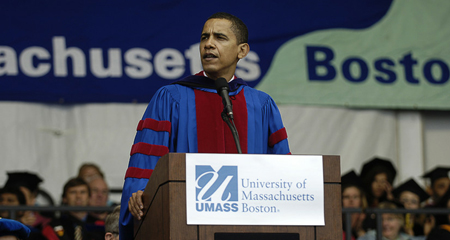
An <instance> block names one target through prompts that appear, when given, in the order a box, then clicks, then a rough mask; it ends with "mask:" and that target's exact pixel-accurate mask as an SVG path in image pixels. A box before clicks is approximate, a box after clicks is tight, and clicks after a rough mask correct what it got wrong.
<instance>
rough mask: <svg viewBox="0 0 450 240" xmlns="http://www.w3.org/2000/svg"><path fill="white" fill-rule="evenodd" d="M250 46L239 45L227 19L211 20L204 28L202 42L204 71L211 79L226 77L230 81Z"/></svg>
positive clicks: (201, 53) (201, 51)
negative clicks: (239, 61)
mask: <svg viewBox="0 0 450 240" xmlns="http://www.w3.org/2000/svg"><path fill="white" fill-rule="evenodd" d="M247 47H248V44H246V43H242V44H238V42H237V38H236V35H235V34H234V33H233V31H232V30H231V22H230V21H228V20H226V19H210V20H208V21H206V23H205V25H204V26H203V31H202V36H201V40H200V57H201V60H202V65H203V70H204V71H205V72H206V74H207V75H208V77H210V78H214V79H215V78H219V77H225V78H226V79H227V80H230V79H231V77H232V76H233V74H234V71H235V70H236V64H237V62H238V60H239V59H241V58H243V57H245V55H247V53H248V49H247Z"/></svg>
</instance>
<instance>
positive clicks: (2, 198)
mask: <svg viewBox="0 0 450 240" xmlns="http://www.w3.org/2000/svg"><path fill="white" fill-rule="evenodd" d="M0 205H2V206H18V205H20V203H19V199H18V198H17V196H16V195H15V194H12V193H3V194H1V195H0ZM0 217H2V218H9V211H0Z"/></svg>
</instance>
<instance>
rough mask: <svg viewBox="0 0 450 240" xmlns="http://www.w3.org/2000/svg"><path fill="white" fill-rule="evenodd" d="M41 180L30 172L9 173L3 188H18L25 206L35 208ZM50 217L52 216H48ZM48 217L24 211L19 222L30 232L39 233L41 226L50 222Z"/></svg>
mask: <svg viewBox="0 0 450 240" xmlns="http://www.w3.org/2000/svg"><path fill="white" fill-rule="evenodd" d="M42 181H43V180H42V179H41V178H40V177H39V176H38V175H37V174H35V173H30V172H9V173H8V180H7V181H6V183H5V187H18V188H19V189H20V190H21V191H22V192H23V194H24V196H25V199H26V205H28V206H35V204H36V198H37V195H38V193H39V184H40V183H41V182H42ZM50 217H52V216H50ZM50 217H46V216H42V215H41V214H40V213H39V212H32V211H26V212H25V213H24V216H23V218H22V219H21V220H19V221H21V222H22V223H24V224H25V225H27V226H30V227H31V231H32V232H33V233H34V232H40V231H41V230H42V226H44V225H46V224H48V223H49V222H50V221H51V218H50Z"/></svg>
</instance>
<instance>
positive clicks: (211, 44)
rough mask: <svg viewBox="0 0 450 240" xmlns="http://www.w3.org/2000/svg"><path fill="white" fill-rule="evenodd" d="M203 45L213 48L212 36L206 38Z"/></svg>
mask: <svg viewBox="0 0 450 240" xmlns="http://www.w3.org/2000/svg"><path fill="white" fill-rule="evenodd" d="M205 47H206V48H214V47H215V45H214V41H213V38H212V37H210V38H208V40H206V44H205Z"/></svg>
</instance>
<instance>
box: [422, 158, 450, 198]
mask: <svg viewBox="0 0 450 240" xmlns="http://www.w3.org/2000/svg"><path fill="white" fill-rule="evenodd" d="M449 171H450V167H436V168H434V169H433V170H431V171H429V172H427V173H425V174H424V175H423V176H422V177H423V178H428V179H430V182H431V184H430V186H429V188H428V190H429V191H430V195H431V199H430V201H429V203H428V205H434V204H436V203H437V202H438V201H439V199H440V198H441V197H442V196H443V195H444V193H445V192H446V191H447V190H448V189H449V186H450V178H449V176H448V172H449Z"/></svg>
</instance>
